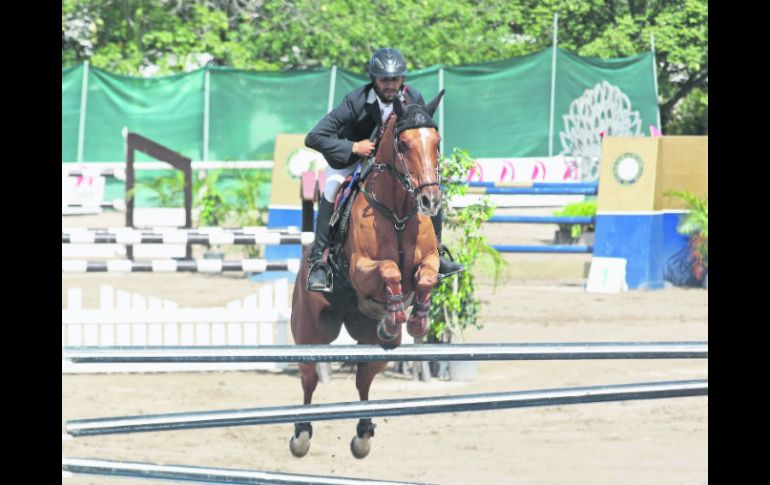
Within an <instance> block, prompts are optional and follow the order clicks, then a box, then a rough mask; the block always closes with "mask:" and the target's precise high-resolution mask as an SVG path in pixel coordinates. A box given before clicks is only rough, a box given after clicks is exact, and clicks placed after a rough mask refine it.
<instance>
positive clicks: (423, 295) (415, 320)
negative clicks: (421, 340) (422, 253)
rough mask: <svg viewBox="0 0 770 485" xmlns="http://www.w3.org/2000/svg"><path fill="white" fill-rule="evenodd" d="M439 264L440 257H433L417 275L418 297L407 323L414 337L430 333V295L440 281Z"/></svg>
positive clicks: (418, 270)
mask: <svg viewBox="0 0 770 485" xmlns="http://www.w3.org/2000/svg"><path fill="white" fill-rule="evenodd" d="M438 262H439V260H438V255H431V256H429V257H427V258H426V259H425V260H424V261H423V262H422V264H420V267H419V268H418V269H417V272H416V273H415V278H414V279H415V286H416V287H417V295H416V297H415V299H414V306H413V307H412V314H411V315H410V316H409V320H408V321H407V322H406V331H407V332H409V335H411V336H412V337H422V336H424V335H425V334H427V333H428V313H429V312H430V293H431V291H433V287H434V286H436V282H437V281H438V264H439V263H438Z"/></svg>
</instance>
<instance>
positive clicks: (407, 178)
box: [289, 90, 444, 458]
mask: <svg viewBox="0 0 770 485" xmlns="http://www.w3.org/2000/svg"><path fill="white" fill-rule="evenodd" d="M443 94H444V91H443V90H442V91H441V92H440V93H439V94H438V96H436V98H435V99H434V100H433V101H431V102H430V103H428V105H427V106H421V105H417V104H413V105H409V106H406V107H404V106H402V105H401V103H400V102H399V100H398V99H396V100H394V101H393V103H394V107H393V114H392V115H391V116H390V118H388V120H387V121H386V123H385V126H384V127H383V128H384V129H383V131H382V135H381V137H380V140H379V142H378V145H377V151H376V154H375V157H374V163H372V164H371V165H370V166H369V167H367V168H365V169H364V170H363V173H362V176H361V177H360V178H359V179H358V180H357V183H358V185H359V187H360V190H359V191H358V192H356V195H355V198H354V199H353V202H352V209H351V212H350V220H349V226H348V227H349V229H348V231H347V235H346V236H345V241H344V246H342V247H343V248H344V249H343V250H342V251H341V252H342V253H343V254H337V255H335V256H336V259H337V262H338V263H339V262H341V264H340V265H339V267H340V268H342V272H343V273H342V274H341V275H335V282H334V286H335V292H334V293H332V294H330V295H329V296H328V297H327V296H326V295H327V294H324V293H317V292H309V291H307V290H306V289H305V281H306V280H307V275H308V263H307V258H303V259H302V263H301V266H300V270H299V274H298V275H297V281H296V283H295V285H294V295H293V298H292V314H291V332H292V335H293V336H294V342H295V343H296V344H298V345H319V344H329V343H331V342H332V341H333V340H334V339H336V338H337V336H338V335H339V332H340V329H341V326H342V323H344V324H345V328H346V329H347V331H348V333H349V334H350V336H351V337H353V338H354V339H355V340H356V341H357V342H358V343H359V344H376V345H382V346H384V347H385V346H388V347H395V346H398V345H399V344H400V343H401V324H402V323H404V322H405V321H406V322H407V325H406V327H407V331H408V332H409V333H410V334H411V335H413V336H422V335H425V334H426V333H427V331H428V319H427V317H428V310H429V305H430V292H431V291H432V290H433V287H434V286H435V284H436V282H437V280H438V267H439V255H438V242H437V241H436V235H435V232H434V230H433V223H432V222H431V219H430V217H431V216H435V215H436V214H437V213H438V210H439V208H440V207H441V188H440V186H439V183H438V160H439V138H440V137H439V134H438V132H437V131H436V125H435V124H434V122H433V119H432V117H433V113H434V112H435V110H436V107H437V106H438V104H439V102H440V101H441V97H442V96H443ZM367 174H368V175H367ZM332 244H333V243H332ZM347 268H349V269H347ZM346 269H347V271H345V270H346ZM340 276H342V277H340ZM345 277H346V278H345ZM339 280H343V281H339ZM357 365H358V369H357V372H356V387H357V388H358V395H359V398H360V399H361V400H362V401H367V400H368V399H369V388H370V386H371V384H372V380H373V379H374V376H375V375H376V374H378V373H379V372H381V371H382V370H383V369H384V368H385V366H386V365H387V362H359V363H358V364H357ZM299 369H300V373H301V379H302V389H303V391H304V404H310V403H311V401H312V398H313V391H315V389H316V386H317V385H318V380H319V377H318V374H317V372H316V364H315V363H312V362H307V363H300V364H299ZM312 434H313V429H312V426H311V424H310V423H308V422H305V423H295V425H294V435H293V436H292V438H291V441H290V443H289V448H290V450H291V452H292V453H293V454H294V456H297V457H301V456H304V455H305V454H306V453H307V452H308V450H309V448H310V439H311V437H312ZM372 436H374V424H372V421H371V419H361V420H359V422H358V426H357V428H356V435H355V436H354V437H353V440H352V441H351V443H350V449H351V452H352V453H353V456H355V457H356V458H364V457H365V456H366V455H367V454H368V453H369V449H370V446H371V445H370V442H369V440H370V438H371V437H372Z"/></svg>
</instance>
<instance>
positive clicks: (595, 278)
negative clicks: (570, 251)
mask: <svg viewBox="0 0 770 485" xmlns="http://www.w3.org/2000/svg"><path fill="white" fill-rule="evenodd" d="M626 264H627V261H626V258H603V257H596V256H594V257H593V258H591V270H590V271H589V272H588V282H587V283H586V291H587V292H589V293H620V292H623V291H628V284H627V283H626Z"/></svg>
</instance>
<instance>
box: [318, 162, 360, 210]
mask: <svg viewBox="0 0 770 485" xmlns="http://www.w3.org/2000/svg"><path fill="white" fill-rule="evenodd" d="M356 167H358V164H353V165H351V166H350V167H347V168H331V167H327V169H326V183H325V184H324V199H326V200H327V202H332V203H333V202H334V198H335V197H336V196H337V190H339V188H340V185H342V182H344V181H345V178H346V177H347V176H348V175H350V174H351V173H353V171H354V170H355V169H356Z"/></svg>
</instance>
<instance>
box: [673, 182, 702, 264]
mask: <svg viewBox="0 0 770 485" xmlns="http://www.w3.org/2000/svg"><path fill="white" fill-rule="evenodd" d="M664 195H666V196H669V197H677V198H679V199H681V200H683V201H684V202H685V203H686V204H687V210H688V212H687V214H685V215H683V216H682V219H681V220H680V221H679V226H677V232H679V233H680V234H685V235H688V236H690V247H691V248H692V250H693V256H695V257H696V259H697V260H698V261H699V262H700V263H702V264H703V267H704V268H705V269H708V262H709V199H708V197H703V198H701V197H698V196H696V195H695V194H693V193H692V192H687V191H674V190H671V191H668V192H666V193H665V194H664ZM696 276H699V275H696Z"/></svg>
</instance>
